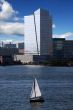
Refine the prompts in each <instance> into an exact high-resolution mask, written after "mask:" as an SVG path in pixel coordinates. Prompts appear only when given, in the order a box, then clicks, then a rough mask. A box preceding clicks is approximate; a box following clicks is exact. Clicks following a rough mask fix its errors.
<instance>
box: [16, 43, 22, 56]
mask: <svg viewBox="0 0 73 110" xmlns="http://www.w3.org/2000/svg"><path fill="white" fill-rule="evenodd" d="M16 47H17V48H18V50H19V54H23V53H24V42H19V43H17V44H16Z"/></svg>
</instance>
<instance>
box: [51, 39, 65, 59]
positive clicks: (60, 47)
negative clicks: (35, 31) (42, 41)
mask: <svg viewBox="0 0 73 110" xmlns="http://www.w3.org/2000/svg"><path fill="white" fill-rule="evenodd" d="M64 53H65V38H53V58H55V59H62V58H64Z"/></svg>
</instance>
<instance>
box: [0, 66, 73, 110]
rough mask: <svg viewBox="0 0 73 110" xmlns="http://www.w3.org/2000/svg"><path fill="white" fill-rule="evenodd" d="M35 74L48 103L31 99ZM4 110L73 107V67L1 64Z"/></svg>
mask: <svg viewBox="0 0 73 110" xmlns="http://www.w3.org/2000/svg"><path fill="white" fill-rule="evenodd" d="M35 77H36V78H37V80H38V83H39V86H40V88H41V92H42V95H43V97H44V99H45V102H44V103H35V104H30V102H29V96H30V91H31V87H32V82H33V79H34V78H35ZM0 110H73V68H72V67H45V66H6V67H0Z"/></svg>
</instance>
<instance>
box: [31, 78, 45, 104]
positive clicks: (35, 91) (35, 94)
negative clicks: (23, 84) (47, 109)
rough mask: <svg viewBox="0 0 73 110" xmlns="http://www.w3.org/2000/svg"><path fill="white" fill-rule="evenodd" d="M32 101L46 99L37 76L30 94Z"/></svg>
mask: <svg viewBox="0 0 73 110" xmlns="http://www.w3.org/2000/svg"><path fill="white" fill-rule="evenodd" d="M30 102H44V99H43V97H42V95H41V91H40V88H39V85H38V82H37V80H36V78H35V80H34V82H33V85H32V90H31V94H30Z"/></svg>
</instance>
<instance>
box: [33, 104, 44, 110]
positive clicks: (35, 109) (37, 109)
mask: <svg viewBox="0 0 73 110" xmlns="http://www.w3.org/2000/svg"><path fill="white" fill-rule="evenodd" d="M42 104H43V103H41V102H35V103H31V109H34V110H39V108H40V106H41V105H42Z"/></svg>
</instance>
